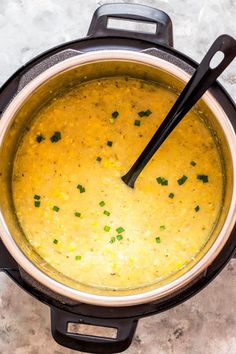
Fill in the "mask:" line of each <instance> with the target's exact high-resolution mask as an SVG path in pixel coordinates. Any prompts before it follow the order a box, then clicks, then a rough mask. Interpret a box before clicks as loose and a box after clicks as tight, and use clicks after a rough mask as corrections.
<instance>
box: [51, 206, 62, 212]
mask: <svg viewBox="0 0 236 354" xmlns="http://www.w3.org/2000/svg"><path fill="white" fill-rule="evenodd" d="M52 210H53V211H55V212H56V213H58V211H59V210H60V208H59V207H58V206H56V205H54V207H53V208H52Z"/></svg>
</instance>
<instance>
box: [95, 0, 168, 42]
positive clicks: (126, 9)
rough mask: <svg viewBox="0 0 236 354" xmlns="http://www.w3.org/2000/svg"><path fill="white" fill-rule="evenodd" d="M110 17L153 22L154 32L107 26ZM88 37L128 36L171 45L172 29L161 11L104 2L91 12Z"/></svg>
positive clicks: (144, 6)
mask: <svg viewBox="0 0 236 354" xmlns="http://www.w3.org/2000/svg"><path fill="white" fill-rule="evenodd" d="M111 18H113V19H114V18H115V19H120V20H130V21H132V22H133V21H141V22H146V23H154V24H155V25H156V30H155V32H154V33H142V31H140V32H136V31H129V30H126V29H115V28H110V27H108V20H109V19H111ZM88 36H90V37H109V36H112V37H114V36H115V37H128V38H135V39H141V40H145V41H150V42H152V43H155V44H160V43H161V44H165V45H168V46H173V31H172V22H171V19H170V17H169V16H168V15H167V14H166V13H165V12H163V11H161V10H158V9H155V8H153V7H150V6H146V5H139V4H105V5H102V6H100V7H99V8H98V9H97V10H96V11H95V12H94V14H93V18H92V21H91V24H90V27H89V30H88Z"/></svg>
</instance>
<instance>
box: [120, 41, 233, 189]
mask: <svg viewBox="0 0 236 354" xmlns="http://www.w3.org/2000/svg"><path fill="white" fill-rule="evenodd" d="M219 51H220V52H222V53H223V54H224V57H223V59H222V60H221V62H220V63H219V64H218V65H217V66H216V67H215V68H211V66H210V63H211V60H212V58H213V57H214V55H215V54H216V53H217V52H219ZM235 56H236V41H235V39H234V38H232V37H231V36H229V35H226V34H223V35H221V36H219V37H218V38H217V39H216V40H215V42H214V43H213V44H212V46H211V47H210V49H209V50H208V52H207V54H206V55H205V57H204V58H203V60H202V62H201V63H200V64H199V66H198V67H197V69H196V71H195V73H194V74H193V76H192V77H191V79H190V80H189V82H188V83H187V85H186V86H185V88H184V89H183V91H182V92H181V94H180V96H179V97H178V99H177V101H176V102H175V104H174V105H173V107H172V108H171V110H170V111H169V113H168V114H167V116H166V118H165V119H164V120H163V122H162V123H161V125H160V126H159V128H158V129H157V131H156V133H155V134H154V135H153V137H152V139H151V140H150V141H149V143H148V145H147V146H146V147H145V149H144V150H143V152H142V153H141V154H140V156H139V157H138V159H137V160H136V162H135V163H134V165H133V166H132V167H131V169H130V170H129V171H128V173H127V174H126V175H125V176H123V177H122V179H123V181H124V182H125V183H126V184H128V186H130V187H134V183H135V181H136V179H137V177H138V176H139V174H140V173H141V171H142V170H143V168H144V167H145V166H146V164H147V163H148V161H149V160H150V159H151V158H152V156H153V155H154V153H155V152H156V151H157V149H158V148H159V147H160V146H161V144H162V143H163V142H164V141H165V139H166V138H167V136H168V135H169V134H170V133H171V132H172V130H173V129H174V128H175V127H176V125H177V124H178V123H179V122H180V121H181V119H182V118H183V117H184V116H185V114H186V113H187V112H188V111H189V110H190V109H191V108H192V107H193V105H194V104H195V103H196V102H197V101H198V100H199V98H200V97H201V96H202V95H203V94H204V93H205V92H206V91H207V89H208V88H209V87H210V86H211V85H212V84H213V83H214V82H215V80H216V79H217V77H218V76H219V75H220V74H221V73H222V72H223V71H224V69H225V68H226V67H227V66H228V65H229V63H230V62H231V61H232V60H233V59H234V57H235Z"/></svg>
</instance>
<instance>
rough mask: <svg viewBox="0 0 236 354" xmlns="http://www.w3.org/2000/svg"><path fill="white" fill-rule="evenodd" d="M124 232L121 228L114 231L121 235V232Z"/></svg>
mask: <svg viewBox="0 0 236 354" xmlns="http://www.w3.org/2000/svg"><path fill="white" fill-rule="evenodd" d="M124 231H125V229H123V227H118V228H117V229H116V232H117V233H118V234H121V233H122V232H124Z"/></svg>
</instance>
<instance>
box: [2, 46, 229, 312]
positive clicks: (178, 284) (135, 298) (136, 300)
mask: <svg viewBox="0 0 236 354" xmlns="http://www.w3.org/2000/svg"><path fill="white" fill-rule="evenodd" d="M108 60H110V61H128V62H136V63H141V64H144V65H145V64H146V65H151V66H154V67H156V68H158V69H161V70H164V71H167V72H169V73H171V74H172V75H174V76H176V77H177V78H178V79H180V80H182V81H184V82H187V81H188V79H189V78H190V75H189V74H187V73H186V72H185V71H184V70H182V69H180V68H179V67H178V66H176V65H174V64H172V63H169V62H167V61H165V60H163V59H160V58H157V57H154V56H152V55H150V54H146V53H140V52H131V51H128V50H109V51H106V50H101V51H97V52H89V53H83V54H79V55H78V56H75V57H72V58H69V59H66V60H64V61H62V62H60V63H58V64H56V65H54V66H52V67H51V68H49V69H47V70H46V71H44V72H43V73H42V74H40V75H39V76H37V77H36V78H35V79H33V80H32V81H31V82H30V83H28V84H27V85H26V86H25V87H24V88H23V89H22V90H21V91H20V92H19V93H18V94H17V95H16V96H15V97H14V98H13V100H12V101H11V102H10V104H9V106H8V107H7V109H6V110H5V112H4V113H3V115H2V118H1V120H0V145H1V144H2V142H3V139H4V136H5V133H6V132H7V128H8V126H9V125H10V123H11V121H12V119H13V117H14V116H15V114H16V113H17V111H18V110H19V108H20V107H21V105H22V104H23V102H24V100H25V99H27V97H28V96H29V95H30V94H31V93H32V92H33V91H34V90H36V89H37V88H38V87H39V86H40V85H43V84H44V83H45V82H46V81H48V80H49V79H50V78H52V77H54V76H55V75H57V74H59V73H62V72H64V71H67V70H71V69H73V68H76V67H78V66H80V65H86V64H91V63H93V62H98V61H108ZM203 100H204V101H205V103H206V104H207V106H208V107H210V109H211V110H212V112H213V113H214V115H215V117H216V118H217V119H218V121H219V124H220V125H221V127H222V129H223V130H224V133H225V135H226V136H227V140H228V143H229V150H230V155H231V161H232V166H233V190H232V197H231V202H230V207H229V212H228V215H227V217H226V219H225V222H224V225H223V227H222V229H221V231H220V233H219V235H218V237H217V239H216V240H215V241H214V243H213V244H212V245H211V247H210V248H209V250H208V251H207V252H206V254H205V255H204V256H203V257H202V258H201V259H200V260H199V261H198V262H197V263H196V264H195V265H194V266H193V267H192V268H190V269H189V270H188V271H187V272H185V273H183V274H182V275H181V276H180V277H178V278H177V279H174V280H172V281H171V282H169V283H167V284H165V285H162V286H160V287H159V288H156V289H153V290H149V291H146V292H142V293H140V294H134V295H124V296H115V295H114V296H106V295H94V294H91V293H87V292H84V291H80V290H76V289H73V288H71V287H69V286H68V285H65V284H62V283H60V282H58V281H56V280H54V279H53V278H51V277H49V276H48V275H47V274H45V273H44V272H43V271H41V270H40V269H39V268H37V267H36V266H35V265H34V264H33V263H32V262H31V261H30V260H29V259H28V258H27V256H26V255H25V254H24V253H23V252H22V251H21V249H20V248H19V247H18V245H17V243H16V242H15V240H14V239H13V237H12V236H11V234H10V232H9V230H8V227H7V225H6V223H5V221H4V218H3V215H2V214H1V213H0V232H1V238H2V240H3V242H4V244H5V246H6V247H7V249H8V251H9V252H10V254H11V255H12V256H13V257H14V259H15V260H16V261H17V263H18V264H19V265H20V266H21V267H22V268H23V269H24V270H25V271H26V272H27V273H28V274H30V275H31V276H32V277H33V278H35V279H36V280H37V281H39V282H40V283H42V284H43V285H44V286H46V287H48V288H49V289H51V290H52V291H54V292H56V293H59V294H61V295H63V296H65V297H67V298H70V299H73V300H76V301H79V302H84V303H89V304H95V305H102V306H130V305H137V304H141V303H147V302H151V301H154V300H157V299H159V298H162V297H164V296H167V295H170V294H171V293H172V292H175V291H178V290H179V289H180V288H182V287H184V286H186V285H187V284H188V283H189V282H190V281H192V280H193V279H195V278H196V277H197V276H199V275H200V274H201V273H202V272H203V271H204V270H205V269H206V268H207V267H208V266H209V265H210V264H211V263H212V262H213V261H214V259H215V258H216V257H217V255H218V254H219V253H220V251H221V250H222V249H223V247H224V245H225V243H226V242H227V240H228V238H229V236H230V234H231V232H232V229H233V226H234V224H235V222H236V203H235V200H236V186H235V183H234V181H235V174H236V156H234V155H235V154H234V153H233V152H234V151H236V139H235V133H234V129H233V127H232V125H231V123H230V121H229V120H228V118H227V115H226V113H225V112H224V110H223V109H222V107H221V106H220V104H219V103H218V102H217V101H216V99H215V98H214V97H213V95H212V94H211V93H210V92H209V91H207V92H206V93H205V94H204V96H203Z"/></svg>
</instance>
